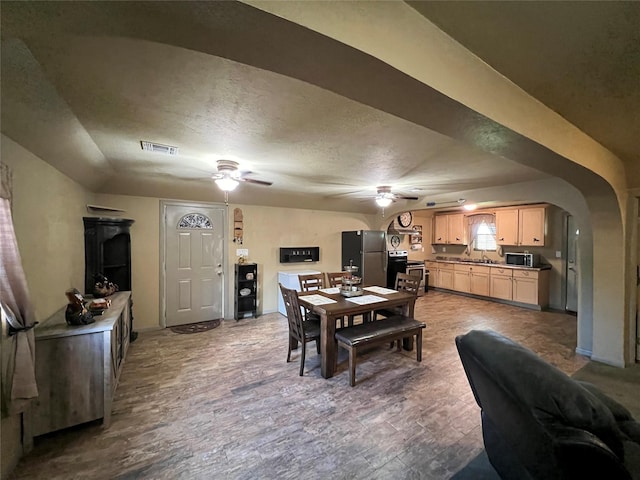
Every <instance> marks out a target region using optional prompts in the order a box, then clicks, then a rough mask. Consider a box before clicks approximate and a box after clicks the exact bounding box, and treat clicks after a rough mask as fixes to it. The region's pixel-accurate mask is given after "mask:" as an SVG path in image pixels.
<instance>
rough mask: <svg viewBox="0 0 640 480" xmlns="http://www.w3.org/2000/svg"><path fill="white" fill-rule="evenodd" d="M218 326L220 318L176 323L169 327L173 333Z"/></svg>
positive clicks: (196, 330) (200, 330)
mask: <svg viewBox="0 0 640 480" xmlns="http://www.w3.org/2000/svg"><path fill="white" fill-rule="evenodd" d="M219 326H220V319H219V318H217V319H215V320H208V321H206V322H198V323H189V324H187V325H178V326H177V327H169V328H170V329H171V331H172V332H173V333H200V332H206V331H207V330H211V329H214V328H216V327H219Z"/></svg>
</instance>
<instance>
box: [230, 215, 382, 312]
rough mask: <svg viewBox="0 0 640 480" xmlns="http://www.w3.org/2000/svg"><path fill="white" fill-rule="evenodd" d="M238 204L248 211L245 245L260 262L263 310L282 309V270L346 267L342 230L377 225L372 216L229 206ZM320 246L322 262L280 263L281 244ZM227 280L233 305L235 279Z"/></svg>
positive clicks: (232, 247)
mask: <svg viewBox="0 0 640 480" xmlns="http://www.w3.org/2000/svg"><path fill="white" fill-rule="evenodd" d="M235 207H238V208H241V209H242V212H243V214H244V224H243V227H244V242H243V245H242V246H241V248H247V249H249V261H250V262H255V263H257V264H258V274H259V275H260V276H261V277H262V280H261V281H260V295H259V302H260V303H259V306H258V307H259V311H261V312H263V313H267V312H275V311H277V309H278V290H277V288H278V272H279V271H287V270H299V269H301V268H304V269H307V268H309V269H317V270H320V271H336V270H342V265H341V255H342V252H341V241H342V240H341V238H342V237H341V232H342V231H343V230H345V231H346V230H363V229H365V230H366V229H376V228H377V227H376V226H375V224H376V221H377V219H376V217H375V216H371V215H361V214H356V213H341V212H326V211H317V210H301V209H294V208H276V207H261V206H247V205H234V206H229V209H230V211H231V212H233V209H234V208H235ZM231 217H233V215H231ZM232 221H233V218H231V219H230V226H229V231H232V224H231V222H232ZM372 225H373V226H372ZM228 244H229V263H230V264H231V265H233V263H235V262H236V261H237V257H236V255H235V249H236V248H238V246H237V245H236V244H235V243H233V242H230V241H229V242H228ZM316 246H317V247H320V261H319V262H317V263H289V264H281V263H280V251H279V248H280V247H316ZM231 272H232V270H231V269H230V273H231ZM230 277H231V275H230ZM227 280H228V282H227V285H228V287H229V288H228V292H229V295H228V296H227V299H228V301H229V302H228V305H230V306H231V307H232V306H233V296H232V293H233V288H232V285H233V283H232V281H233V279H232V278H228V279H227ZM229 316H230V315H228V317H229Z"/></svg>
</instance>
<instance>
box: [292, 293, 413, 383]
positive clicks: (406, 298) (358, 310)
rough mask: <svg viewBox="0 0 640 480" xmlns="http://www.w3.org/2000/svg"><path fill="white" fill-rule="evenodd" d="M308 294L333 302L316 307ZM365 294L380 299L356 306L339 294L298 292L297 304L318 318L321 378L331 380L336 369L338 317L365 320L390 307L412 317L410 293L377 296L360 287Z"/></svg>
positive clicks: (349, 299) (411, 296)
mask: <svg viewBox="0 0 640 480" xmlns="http://www.w3.org/2000/svg"><path fill="white" fill-rule="evenodd" d="M374 289H375V287H374ZM328 290H331V289H328ZM312 295H321V296H323V297H326V298H329V299H331V300H335V302H332V303H324V304H320V305H318V304H315V303H314V302H310V301H309V300H305V297H309V296H312ZM368 295H375V296H376V297H380V298H381V300H380V301H375V302H373V303H365V304H358V303H356V302H354V301H351V300H352V299H354V298H358V297H351V298H347V297H344V296H342V295H341V294H340V293H328V292H324V291H322V290H314V291H310V292H298V302H299V303H300V305H301V306H303V307H305V308H307V309H308V310H311V311H312V312H314V313H316V314H318V316H319V317H320V355H321V358H320V371H321V374H322V376H323V377H324V378H331V377H332V376H333V374H334V373H335V369H336V363H337V360H336V359H337V355H338V347H337V344H336V341H335V333H336V320H337V319H338V318H341V317H348V316H350V315H364V316H365V317H367V316H370V315H371V313H372V312H373V311H374V310H380V309H390V308H394V307H403V308H404V310H403V314H404V315H406V316H409V317H413V309H414V306H415V301H416V296H415V295H414V294H412V293H407V292H398V291H393V293H379V292H377V291H370V290H367V287H364V294H363V296H368Z"/></svg>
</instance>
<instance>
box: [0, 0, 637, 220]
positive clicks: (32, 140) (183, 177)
mask: <svg viewBox="0 0 640 480" xmlns="http://www.w3.org/2000/svg"><path fill="white" fill-rule="evenodd" d="M445 3H446V4H439V2H433V4H432V2H417V3H416V4H415V5H414V4H412V5H414V7H415V8H416V9H418V10H419V11H420V12H421V13H422V14H424V15H425V16H426V17H428V18H431V19H432V20H433V21H434V22H436V23H437V24H438V25H442V28H443V29H444V30H445V31H447V32H449V33H450V34H451V35H452V36H453V37H454V38H458V35H460V36H461V39H460V41H461V42H462V43H463V44H465V46H467V48H470V49H471V50H472V51H474V52H476V53H477V54H478V55H479V56H480V57H482V58H485V56H486V61H487V62H488V63H489V64H491V65H492V66H494V68H496V69H497V70H498V71H500V72H501V73H503V74H504V75H506V76H507V77H509V78H512V79H513V80H514V81H515V82H516V83H518V84H521V86H522V87H523V88H524V89H525V90H527V91H529V92H530V93H531V94H533V95H534V96H536V97H538V98H540V100H541V101H543V102H544V103H547V102H548V104H549V105H550V106H551V107H552V108H554V109H555V110H557V111H558V112H559V113H560V114H562V115H563V116H565V117H566V118H567V119H569V120H570V121H572V122H574V123H576V124H577V125H578V126H580V127H581V128H583V129H584V130H585V131H586V132H588V133H589V134H590V135H591V136H592V137H594V138H596V139H597V140H599V141H600V142H602V143H603V144H604V145H605V146H607V147H609V148H610V149H611V150H612V151H614V152H616V153H617V154H618V155H620V156H621V157H623V158H624V159H626V160H627V161H637V160H638V158H639V157H638V156H637V152H638V150H637V146H636V145H634V144H632V142H631V141H630V138H631V137H630V135H631V133H633V132H632V131H633V128H635V127H637V126H638V118H637V115H635V116H634V114H635V113H636V112H637V99H638V88H637V85H635V89H634V88H633V87H634V85H632V84H631V85H630V84H629V82H631V83H633V82H632V81H633V76H632V74H633V72H634V70H633V68H636V67H637V63H636V64H632V65H630V66H629V69H630V70H629V71H630V72H631V73H629V72H628V71H627V69H623V71H624V73H625V75H624V76H616V77H615V78H616V79H617V80H618V81H617V82H614V81H605V80H606V79H603V81H602V82H600V83H597V82H594V81H589V79H587V78H582V76H580V75H579V77H580V78H581V79H582V81H581V82H579V83H576V84H572V83H571V82H576V81H577V80H576V75H578V74H579V73H580V72H581V71H585V69H587V70H588V71H589V72H593V70H592V69H590V68H589V65H588V64H583V63H584V62H595V63H597V62H598V61H600V60H601V57H602V56H603V55H604V54H605V53H607V52H604V51H601V50H597V49H596V50H595V51H593V45H592V46H591V47H589V46H588V45H587V46H584V48H583V47H581V46H580V47H577V46H576V45H575V43H573V42H575V41H579V40H580V39H581V38H582V37H581V35H582V33H584V32H581V31H580V28H577V27H576V28H575V29H574V30H575V31H574V32H572V30H571V29H569V28H566V25H563V24H562V22H559V21H558V22H554V23H553V24H551V25H549V24H547V23H546V21H545V18H546V16H545V15H546V14H548V13H549V12H546V11H545V15H542V16H540V15H537V16H533V17H532V18H531V21H530V23H526V22H525V23H522V22H524V19H525V17H524V16H523V15H524V14H522V12H520V11H519V10H518V9H514V8H508V9H507V10H508V11H507V12H506V13H504V14H503V12H502V11H501V10H499V9H498V11H499V12H500V13H501V15H499V16H498V15H496V7H495V6H491V5H488V4H485V2H480V3H481V4H482V5H481V6H477V7H474V8H476V9H477V10H478V11H475V12H474V14H473V15H469V12H470V11H467V10H465V9H460V8H458V7H456V6H455V5H457V4H458V2H452V3H453V5H451V3H450V2H445ZM472 3H473V2H472ZM489 3H493V2H489ZM536 3H537V2H536ZM0 8H1V9H2V92H1V93H2V132H3V133H4V134H5V135H7V136H8V137H10V138H11V139H13V140H15V141H16V142H18V143H20V144H21V145H23V146H25V147H26V148H28V149H29V150H30V151H32V152H33V153H35V154H36V155H38V156H39V157H40V158H42V159H43V160H45V161H47V162H48V163H50V164H51V165H53V166H54V167H56V168H58V169H59V170H61V171H62V172H64V173H65V174H67V175H68V176H70V177H71V178H73V179H75V180H76V181H78V182H79V183H82V184H83V185H86V186H87V187H88V188H90V189H92V190H94V191H98V192H105V193H117V194H125V195H149V196H156V197H163V198H184V199H190V200H201V201H220V200H221V198H222V197H221V194H220V192H219V191H218V190H217V189H216V188H215V187H213V186H212V182H211V180H210V176H211V174H212V173H214V172H215V160H216V159H218V158H228V159H233V160H237V161H239V162H240V164H241V168H242V169H243V170H250V171H251V172H252V173H251V176H252V177H253V178H258V179H261V180H267V181H270V182H273V186H271V187H263V186H256V185H250V184H242V185H241V186H240V187H239V189H238V190H237V191H236V192H234V193H233V194H232V198H231V201H233V202H240V203H256V204H264V205H288V206H291V205H295V206H299V207H302V208H326V209H335V210H345V211H360V212H364V213H374V212H375V211H376V207H375V205H374V204H373V202H372V201H371V198H373V196H374V195H375V187H376V186H378V185H391V186H392V187H393V189H394V191H397V192H401V193H411V194H412V195H416V196H419V197H420V200H419V201H416V202H405V201H401V202H402V203H403V204H406V206H407V208H415V207H417V206H419V205H422V206H424V201H425V200H429V199H430V198H431V197H432V196H434V195H442V194H446V193H451V194H455V193H457V192H462V191H465V190H471V189H475V188H485V187H492V186H500V185H504V184H509V183H517V182H520V181H526V180H532V179H541V178H545V177H546V175H545V174H543V173H541V172H539V171H537V170H535V169H532V168H530V167H528V166H526V165H523V164H520V163H516V162H514V161H511V160H508V159H506V158H503V157H500V156H497V155H494V154H490V153H487V152H484V151H481V150H479V149H477V148H474V147H472V146H470V145H465V144H463V143H461V142H460V141H458V140H454V139H452V138H450V137H448V136H446V135H444V134H442V131H440V133H439V132H438V129H437V128H436V129H430V128H426V127H425V126H423V125H420V124H419V123H416V122H413V121H409V120H407V118H403V116H402V115H394V114H390V113H386V112H388V111H389V109H387V110H386V112H385V111H383V109H381V108H376V107H377V106H376V105H374V103H375V102H373V101H372V102H367V101H362V100H360V98H359V97H358V95H356V94H354V95H352V96H351V98H348V96H345V95H341V94H339V93H337V91H338V90H340V89H342V88H344V90H345V91H347V90H350V89H351V90H354V91H357V90H358V89H360V90H367V88H364V89H363V88H362V87H361V85H365V84H362V81H363V80H364V81H369V80H370V81H371V84H373V83H374V81H375V79H374V77H373V76H371V75H368V76H367V75H365V72H375V73H376V78H380V79H385V78H388V79H392V78H393V79H396V77H397V75H398V74H397V72H394V71H391V70H392V69H391V68H390V67H388V66H386V65H382V64H381V62H378V61H376V60H375V59H372V58H364V56H363V55H361V54H359V53H356V52H354V51H353V50H352V49H349V48H348V47H346V46H344V45H341V44H338V42H335V41H331V40H330V39H327V38H326V37H322V36H320V35H317V34H315V35H314V34H313V33H311V32H309V31H306V30H304V29H301V28H298V27H297V26H295V25H287V24H286V23H287V22H285V21H284V20H281V19H277V18H275V17H272V16H270V15H268V14H267V13H265V12H261V11H259V10H257V9H254V8H252V7H249V6H247V5H244V4H238V3H235V2H224V3H220V2H203V3H192V2H72V3H71V4H66V3H64V2H42V3H40V2H15V3H14V2H5V1H3V2H2V4H1V7H0ZM485 9H486V10H485ZM635 11H637V10H635ZM570 13H571V12H565V17H566V16H567V15H569V14H570ZM510 18H511V19H515V20H514V23H513V24H510V23H509V19H510ZM567 18H570V17H567ZM614 20H615V19H614ZM618 20H619V19H618ZM527 21H528V20H527ZM612 21H613V20H612ZM625 25H626V23H625ZM636 25H637V22H636ZM471 26H473V28H471ZM524 26H527V30H526V32H525V34H523V31H522V28H524ZM234 27H235V28H234ZM514 27H517V28H518V29H520V31H518V30H516V31H517V32H518V35H517V36H516V37H514V36H513V35H514ZM488 30H490V31H491V32H493V35H486V32H487V31H488ZM556 30H559V31H564V32H565V33H564V35H565V37H566V38H565V42H564V43H562V46H564V47H565V48H564V49H563V48H560V47H559V46H558V45H555V44H554V42H552V41H551V40H552V39H554V36H553V35H552V34H551V33H550V32H552V31H553V32H555V31H556ZM131 32H136V35H135V37H136V38H132V37H134V35H129V33H131ZM255 32H257V33H255ZM587 33H589V32H587ZM630 33H633V34H635V35H636V36H637V32H626V34H627V35H628V34H630ZM463 34H464V35H463ZM234 35H235V37H234ZM251 35H255V38H254V39H253V40H252V37H251ZM572 35H575V37H576V39H575V40H573V36H572ZM216 36H220V38H222V39H224V40H225V41H224V42H222V41H217V42H216V41H215V40H216V39H217V37H216ZM212 38H213V40H212ZM230 38H235V39H236V40H235V41H231V40H230ZM284 38H286V40H284ZM540 38H543V39H545V40H544V42H543V41H542V40H540V42H539V43H538V45H537V47H538V48H539V49H542V48H546V49H548V50H547V55H546V56H545V55H542V54H541V53H540V52H537V50H536V45H534V44H532V43H531V42H533V41H534V40H536V39H540ZM589 38H591V37H589ZM265 39H267V40H268V41H265ZM505 39H509V41H506V40H505ZM605 40H606V39H605ZM252 41H253V42H254V43H253V44H251V42H252ZM270 41H271V42H273V45H271V44H270V43H269V42H270ZM279 41H282V42H285V41H286V42H287V43H286V45H288V46H289V45H291V46H290V47H288V50H287V51H284V50H283V49H281V48H279V47H278V42H279ZM465 42H466V43H465ZM613 43H614V45H613V46H612V47H611V48H616V49H619V48H623V47H624V45H623V42H622V41H620V42H613ZM520 44H522V50H518V48H517V46H518V45H520ZM256 45H260V47H261V48H259V49H258V48H255V46H256ZM507 45H508V48H507ZM251 46H253V47H254V48H250V47H251ZM307 46H308V48H311V47H313V50H314V51H315V52H317V53H318V55H319V56H320V57H322V55H325V56H326V58H327V59H335V58H342V57H344V58H349V59H350V65H351V67H350V68H351V70H349V68H346V67H345V66H344V64H343V65H342V68H343V71H344V72H345V75H344V77H345V78H344V79H342V78H336V75H330V74H328V70H326V71H322V69H321V68H317V67H316V68H314V67H309V66H307V67H306V68H303V67H304V66H305V65H310V64H305V63H304V62H305V61H308V60H309V59H308V58H307V59H302V58H301V57H300V55H301V54H303V52H304V51H305V47H307ZM501 47H502V48H501ZM588 47H589V48H588ZM572 48H573V49H574V50H575V51H577V52H578V53H580V52H582V51H583V49H586V50H585V54H584V55H583V56H580V55H577V54H576V55H577V57H578V58H573V61H574V62H575V63H576V64H577V66H580V68H581V69H579V70H576V71H574V70H572V71H571V73H565V74H564V75H562V72H558V71H556V70H558V68H553V69H551V70H554V71H553V72H546V69H545V67H546V66H549V65H555V64H554V62H560V64H567V61H568V60H567V53H566V50H570V49H572ZM626 48H628V46H627V47H626ZM636 48H637V44H636ZM529 50H532V51H534V52H537V54H536V55H532V54H530V53H529ZM563 51H564V52H565V53H563ZM519 52H524V54H523V53H519ZM587 53H588V55H587ZM631 53H633V52H631ZM551 54H553V55H551ZM608 54H609V56H611V55H613V54H612V52H608ZM635 54H636V55H637V51H636V52H635ZM296 59H298V60H299V61H296ZM324 63H325V64H329V63H330V62H329V60H327V62H324ZM336 65H337V66H340V65H339V62H337V61H336ZM354 65H355V66H354ZM296 66H299V72H298V71H296ZM557 66H558V65H555V67H557ZM569 66H570V65H569ZM576 68H577V67H576ZM356 69H360V70H359V71H358V70H356ZM351 71H352V72H353V75H350V74H349V72H351ZM540 71H543V72H546V73H545V74H544V75H543V74H541V73H540ZM607 72H608V74H611V72H609V70H607ZM283 73H286V74H283ZM593 75H594V76H596V77H598V75H596V73H595V72H594V73H593ZM635 75H636V76H635V80H636V83H637V78H638V75H637V72H636V74H635ZM512 76H513V77H512ZM352 77H353V78H352ZM598 78H599V77H598ZM533 79H535V81H533ZM356 80H359V81H360V82H361V83H360V84H357V83H355V82H356ZM402 80H403V81H405V82H409V80H406V79H402ZM609 80H611V78H609ZM331 82H334V83H333V84H332V83H331ZM335 82H343V85H338V86H336V87H335V88H332V87H333V86H334V85H337V83H335ZM345 82H353V84H352V85H351V84H347V85H346V86H345V85H344V83H345ZM394 83H396V84H399V83H400V82H394ZM414 83H415V82H414ZM596 83H597V84H596ZM408 84H409V83H407V85H408ZM596 87H597V88H596ZM605 87H607V88H609V91H608V92H607V91H605V90H603V89H604V88H605ZM368 88H370V89H372V90H373V87H368ZM398 88H399V89H400V87H398ZM416 88H418V87H416ZM405 92H406V93H404V95H405V96H406V98H404V99H403V98H401V97H400V95H402V94H403V92H402V91H399V92H395V93H394V92H390V93H389V94H388V98H385V99H382V100H380V101H381V102H382V101H385V100H386V101H387V102H389V103H394V102H395V103H402V101H407V100H408V103H411V102H412V101H413V99H411V98H409V92H410V89H405ZM416 92H418V94H417V95H416V96H415V97H414V98H416V99H417V98H418V97H420V98H422V97H423V96H424V98H427V97H428V98H432V97H433V98H432V100H433V101H432V102H431V103H430V105H432V108H430V109H429V110H430V111H431V113H430V114H431V115H433V116H434V117H438V118H441V119H442V122H443V123H446V122H447V121H448V122H453V121H454V119H455V118H458V117H456V115H457V113H454V112H453V110H452V109H451V108H450V107H448V106H447V105H448V104H447V103H446V102H444V101H441V100H440V99H439V98H436V97H435V96H434V94H433V93H431V92H427V93H424V92H422V91H421V90H416ZM367 93H368V92H366V91H365V92H364V93H363V92H358V94H359V95H366V94H367ZM595 93H598V95H597V98H595V97H594V94H595ZM604 93H608V96H606V97H605V95H604ZM393 95H396V97H394V96H393ZM429 95H430V96H431V97H429ZM354 98H358V100H360V101H356V100H354ZM362 98H364V97H362ZM371 98H375V95H374V94H373V93H372V94H371ZM398 100H400V102H398ZM416 101H417V100H416ZM424 101H426V100H424ZM634 101H635V102H636V104H635V105H636V108H635V109H634V108H632V107H633V103H632V102H634ZM630 103H631V105H629V104H630ZM440 104H442V105H443V106H439V105H440ZM608 109H611V110H608ZM614 109H615V110H614ZM603 116H604V117H606V118H607V122H603V121H602V117H603ZM478 121H479V122H481V121H482V119H478ZM634 121H635V123H633V122H634ZM616 122H627V127H631V128H627V129H626V130H624V132H622V131H620V128H619V125H618V124H617V123H616ZM637 131H638V130H636V133H637ZM140 140H149V141H153V142H159V143H163V144H168V145H175V146H178V147H179V149H180V154H179V155H178V156H176V157H171V156H163V155H160V154H155V153H148V152H144V151H142V150H141V148H140ZM455 198H457V197H455Z"/></svg>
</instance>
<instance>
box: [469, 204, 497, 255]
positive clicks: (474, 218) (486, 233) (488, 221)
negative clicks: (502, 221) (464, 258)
mask: <svg viewBox="0 0 640 480" xmlns="http://www.w3.org/2000/svg"><path fill="white" fill-rule="evenodd" d="M467 219H468V221H469V232H471V236H470V244H469V245H470V247H471V248H473V249H474V250H485V251H494V252H495V251H496V249H497V245H496V216H495V215H493V214H490V213H476V214H473V215H469V216H468V217H467Z"/></svg>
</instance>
